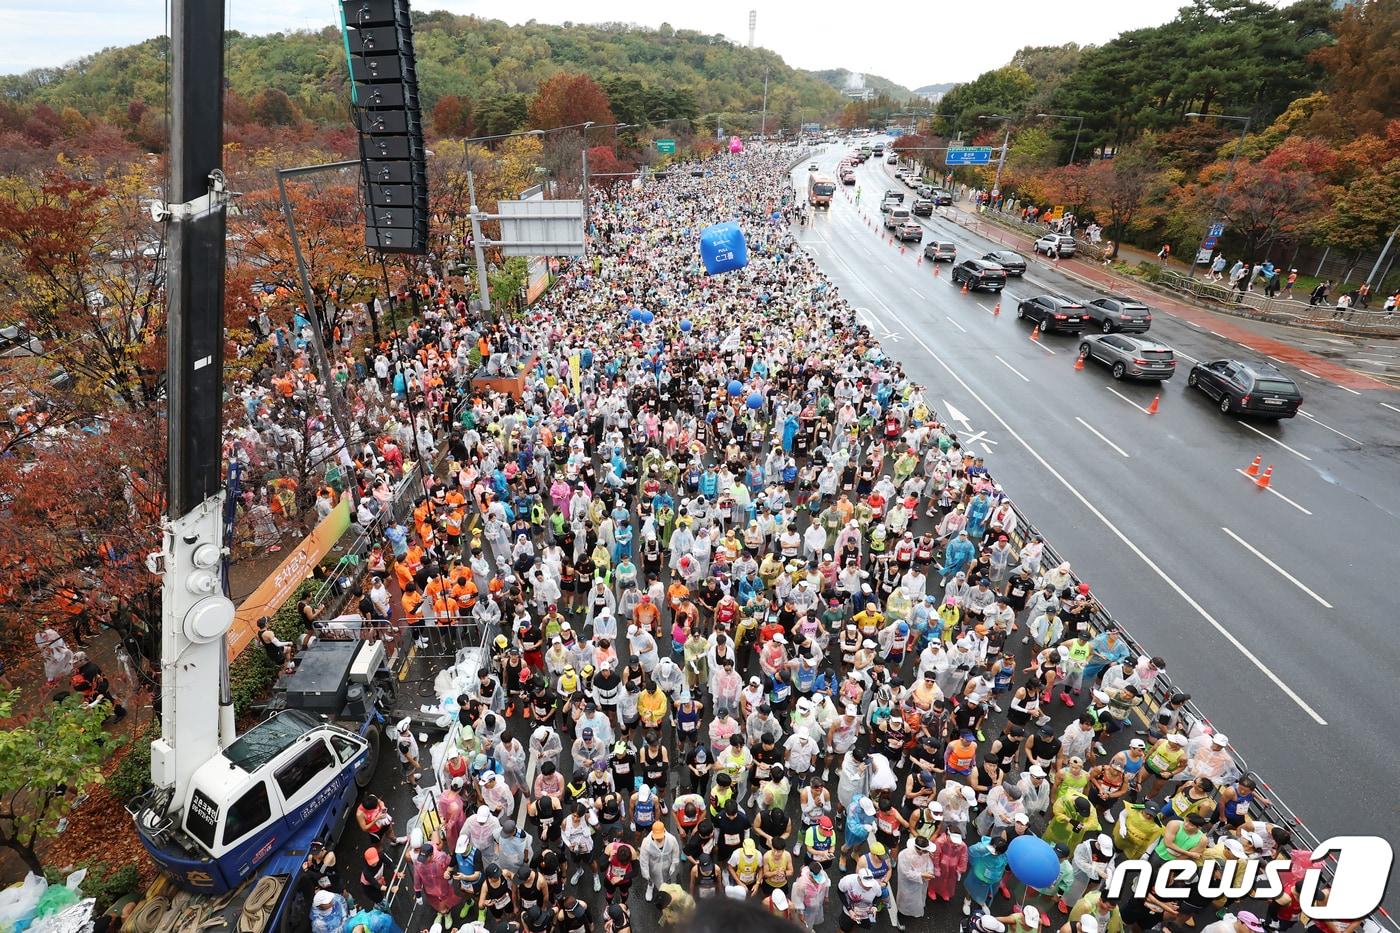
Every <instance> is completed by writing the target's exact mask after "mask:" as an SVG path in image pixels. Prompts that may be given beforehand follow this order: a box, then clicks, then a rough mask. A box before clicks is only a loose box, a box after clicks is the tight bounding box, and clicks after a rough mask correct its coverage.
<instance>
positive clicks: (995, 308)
mask: <svg viewBox="0 0 1400 933" xmlns="http://www.w3.org/2000/svg"><path fill="white" fill-rule="evenodd" d="M992 317H1001V302H1000V301H998V302H997V303H996V304H994V305H992Z"/></svg>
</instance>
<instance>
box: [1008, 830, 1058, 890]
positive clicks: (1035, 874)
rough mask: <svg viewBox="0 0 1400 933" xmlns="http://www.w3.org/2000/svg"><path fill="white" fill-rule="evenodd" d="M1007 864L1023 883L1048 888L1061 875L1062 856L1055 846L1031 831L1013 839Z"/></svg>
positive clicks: (1009, 847) (1033, 886)
mask: <svg viewBox="0 0 1400 933" xmlns="http://www.w3.org/2000/svg"><path fill="white" fill-rule="evenodd" d="M1006 864H1007V867H1009V868H1010V869H1011V873H1012V874H1013V875H1015V876H1016V877H1017V879H1018V880H1020V881H1021V883H1022V884H1026V885H1029V886H1030V887H1032V888H1048V887H1050V885H1052V884H1054V883H1055V882H1056V880H1058V879H1059V877H1060V858H1059V856H1057V855H1056V854H1055V847H1054V846H1052V845H1050V843H1048V842H1046V841H1045V840H1044V839H1041V838H1040V837H1039V836H1032V835H1030V834H1029V833H1028V834H1026V835H1023V836H1017V837H1016V838H1015V839H1013V840H1011V845H1010V846H1008V847H1007V849H1006Z"/></svg>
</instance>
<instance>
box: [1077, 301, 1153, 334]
mask: <svg viewBox="0 0 1400 933" xmlns="http://www.w3.org/2000/svg"><path fill="white" fill-rule="evenodd" d="M1084 310H1085V311H1087V312H1088V313H1089V317H1090V318H1092V319H1093V320H1095V321H1098V322H1099V327H1100V328H1101V329H1102V330H1103V332H1104V333H1105V334H1111V333H1113V332H1114V331H1122V332H1123V333H1125V334H1145V333H1147V330H1148V328H1150V327H1151V326H1152V309H1150V308H1149V307H1147V305H1145V304H1143V303H1142V302H1140V301H1138V300H1136V299H1134V298H1125V297H1123V296H1122V295H1110V296H1109V297H1107V298H1095V299H1094V300H1093V301H1091V302H1089V305H1088V307H1086V308H1085V309H1084Z"/></svg>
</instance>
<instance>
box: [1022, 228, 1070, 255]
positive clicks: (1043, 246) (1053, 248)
mask: <svg viewBox="0 0 1400 933" xmlns="http://www.w3.org/2000/svg"><path fill="white" fill-rule="evenodd" d="M1031 248H1032V249H1034V250H1035V251H1036V252H1037V253H1044V254H1045V255H1047V256H1049V255H1050V254H1051V253H1052V252H1053V253H1054V254H1055V255H1057V256H1059V257H1060V258H1061V259H1068V258H1069V257H1071V256H1073V255H1074V237H1072V236H1065V235H1064V234H1062V233H1047V234H1045V236H1043V237H1041V238H1040V239H1038V240H1036V241H1035V243H1034V244H1033V245H1032V246H1031Z"/></svg>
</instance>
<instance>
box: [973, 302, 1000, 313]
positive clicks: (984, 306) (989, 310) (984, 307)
mask: <svg viewBox="0 0 1400 933" xmlns="http://www.w3.org/2000/svg"><path fill="white" fill-rule="evenodd" d="M977 307H979V308H981V309H982V310H983V311H986V312H987V313H988V314H990V315H991V316H992V317H996V316H997V313H996V312H995V311H993V310H992V309H991V308H989V307H987V306H986V305H984V304H982V302H980V301H979V302H977Z"/></svg>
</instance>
